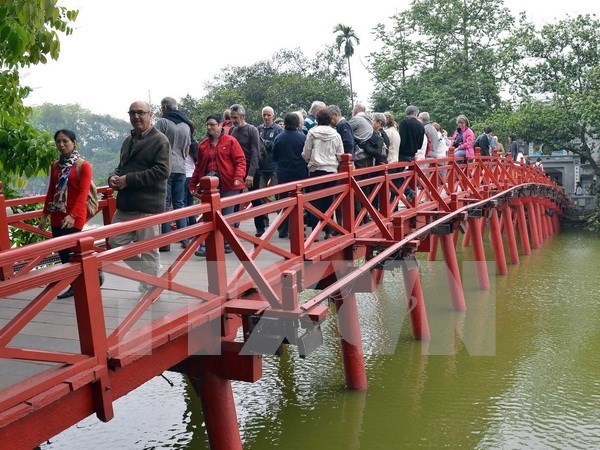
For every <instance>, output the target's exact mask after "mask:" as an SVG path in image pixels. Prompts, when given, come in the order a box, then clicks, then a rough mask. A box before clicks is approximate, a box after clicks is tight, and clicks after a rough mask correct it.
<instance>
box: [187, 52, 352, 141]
mask: <svg viewBox="0 0 600 450" xmlns="http://www.w3.org/2000/svg"><path fill="white" fill-rule="evenodd" d="M344 75H345V73H344V69H343V61H341V60H340V58H339V57H337V55H336V52H335V49H334V48H333V46H332V47H326V48H324V49H323V50H322V51H319V52H317V53H316V54H315V55H314V56H313V57H312V58H310V57H307V56H305V55H304V54H303V53H302V52H301V51H300V50H298V49H296V50H285V49H284V50H280V51H279V52H277V53H275V55H273V57H272V58H271V59H269V60H265V61H259V62H257V63H255V64H252V65H250V66H227V67H225V68H224V69H222V70H220V71H219V73H218V75H216V76H215V78H214V79H213V80H212V81H210V82H209V83H207V84H206V86H205V88H206V91H207V93H206V95H205V96H204V97H203V98H200V99H195V98H192V97H190V96H189V95H188V96H186V97H184V98H183V99H182V100H181V102H180V103H181V109H182V110H183V111H184V112H186V113H187V114H188V115H189V116H190V118H191V119H192V122H193V123H194V124H196V126H197V127H198V128H199V129H200V131H199V132H198V133H197V136H202V134H203V133H202V130H203V127H204V121H205V120H206V117H207V116H208V115H209V114H212V113H215V112H218V113H221V112H222V111H223V110H224V109H225V108H228V107H229V106H230V105H231V104H233V103H240V104H242V105H243V106H244V108H245V109H246V115H247V119H246V120H247V121H248V122H249V123H253V124H258V123H261V122H262V117H261V110H262V108H263V107H264V106H266V105H269V106H271V107H272V108H273V109H274V110H275V113H276V114H279V115H283V114H285V113H287V112H290V111H294V110H297V109H300V108H305V109H306V108H308V106H309V105H310V104H311V103H312V102H313V101H314V100H317V99H318V100H322V101H324V102H325V103H327V104H336V105H338V106H339V107H340V108H341V109H342V110H343V111H346V112H349V111H350V109H351V108H350V104H349V102H348V99H349V98H350V95H349V88H348V86H347V85H346V84H345V83H344V82H343V81H341V80H342V79H343V77H344Z"/></svg>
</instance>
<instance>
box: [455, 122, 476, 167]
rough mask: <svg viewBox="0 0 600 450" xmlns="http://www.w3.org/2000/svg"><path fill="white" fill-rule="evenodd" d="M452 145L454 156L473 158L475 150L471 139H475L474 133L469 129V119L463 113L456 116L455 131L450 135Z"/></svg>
mask: <svg viewBox="0 0 600 450" xmlns="http://www.w3.org/2000/svg"><path fill="white" fill-rule="evenodd" d="M451 140H452V142H453V144H452V145H453V146H454V156H455V157H456V158H462V157H466V158H473V157H474V156H475V151H474V149H473V141H475V133H473V130H471V128H470V125H469V119H467V116H465V115H464V114H461V115H460V116H458V117H457V118H456V131H455V132H454V135H453V136H452V139H451Z"/></svg>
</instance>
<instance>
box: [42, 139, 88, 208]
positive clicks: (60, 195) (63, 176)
mask: <svg viewBox="0 0 600 450" xmlns="http://www.w3.org/2000/svg"><path fill="white" fill-rule="evenodd" d="M79 158H80V156H79V152H78V151H77V150H73V152H71V154H70V155H69V156H64V155H60V158H59V160H58V161H57V163H56V164H58V166H59V167H60V174H59V175H58V180H57V181H56V189H55V190H56V193H55V194H54V199H53V200H52V203H51V204H50V207H49V209H50V211H51V212H67V191H68V187H69V174H70V173H71V169H72V168H73V167H74V166H75V164H76V163H77V160H78V159H79ZM54 167H56V166H53V168H54Z"/></svg>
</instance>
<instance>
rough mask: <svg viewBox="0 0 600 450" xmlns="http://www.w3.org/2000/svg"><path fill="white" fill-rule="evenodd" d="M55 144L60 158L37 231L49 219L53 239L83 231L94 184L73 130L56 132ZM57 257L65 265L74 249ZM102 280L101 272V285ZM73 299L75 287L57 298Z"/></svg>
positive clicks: (51, 169) (54, 163) (90, 169)
mask: <svg viewBox="0 0 600 450" xmlns="http://www.w3.org/2000/svg"><path fill="white" fill-rule="evenodd" d="M54 143H55V144H56V148H57V149H58V151H59V153H60V158H59V159H58V160H57V161H54V162H53V163H52V165H51V166H50V183H49V184H48V192H47V193H46V199H45V201H44V209H43V213H42V217H41V219H40V223H39V225H38V228H39V229H40V230H44V229H45V228H46V221H47V219H48V216H50V226H51V228H52V236H53V237H59V236H65V235H67V234H72V233H77V232H79V231H81V229H82V228H83V226H84V225H85V222H86V221H87V205H86V201H87V197H88V192H89V190H90V186H91V183H92V166H91V165H90V163H89V162H87V161H84V160H83V158H82V157H81V155H80V154H79V152H78V151H77V150H76V148H75V147H76V145H77V137H76V136H75V133H73V132H72V131H71V130H58V131H57V132H56V133H54ZM73 169H75V170H73ZM58 255H59V256H60V261H61V262H62V263H63V264H66V263H68V262H69V258H70V256H71V250H70V249H64V250H59V252H58ZM102 281H103V277H102V273H101V272H100V284H102ZM72 296H73V287H72V286H69V289H67V290H66V291H65V292H63V293H62V294H60V295H58V298H67V297H72Z"/></svg>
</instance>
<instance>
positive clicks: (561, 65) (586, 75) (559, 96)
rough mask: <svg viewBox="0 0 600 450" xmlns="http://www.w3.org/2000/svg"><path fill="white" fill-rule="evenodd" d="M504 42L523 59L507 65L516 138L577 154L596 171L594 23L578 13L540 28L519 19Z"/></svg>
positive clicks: (599, 78) (598, 55) (598, 62)
mask: <svg viewBox="0 0 600 450" xmlns="http://www.w3.org/2000/svg"><path fill="white" fill-rule="evenodd" d="M510 43H511V44H512V45H513V49H514V52H515V53H519V54H521V55H522V57H523V59H522V61H521V64H519V65H517V66H515V67H514V68H513V76H514V78H516V79H518V80H519V83H517V84H515V85H514V87H513V92H514V93H515V96H516V97H517V102H516V103H517V107H516V110H515V113H516V115H517V116H518V117H520V121H521V122H522V125H523V128H521V130H520V134H521V137H523V138H525V139H527V140H529V141H533V142H535V141H537V142H541V143H544V144H546V145H548V146H549V147H550V148H551V149H566V150H569V151H572V152H573V153H576V154H579V155H581V156H582V158H583V160H587V161H589V162H590V164H591V165H592V167H593V168H594V171H595V172H596V173H598V174H600V167H599V166H598V163H597V161H595V160H594V158H593V150H594V145H595V142H597V140H598V139H600V113H599V112H598V111H599V110H598V105H599V100H598V99H599V97H598V94H599V93H600V87H599V83H600V21H599V20H598V19H596V17H595V16H591V15H579V16H577V17H566V18H564V19H562V20H560V21H558V22H556V23H552V24H548V25H544V26H543V27H541V28H540V29H536V28H535V27H534V26H533V25H532V24H529V23H527V22H525V21H524V22H523V23H522V24H521V26H520V27H519V29H518V31H517V32H516V33H515V35H514V36H513V37H512V39H511V41H510ZM533 124H537V125H536V126H534V125H533Z"/></svg>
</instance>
